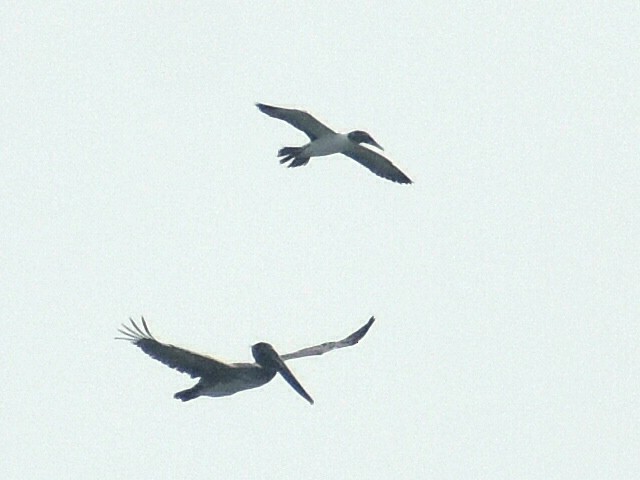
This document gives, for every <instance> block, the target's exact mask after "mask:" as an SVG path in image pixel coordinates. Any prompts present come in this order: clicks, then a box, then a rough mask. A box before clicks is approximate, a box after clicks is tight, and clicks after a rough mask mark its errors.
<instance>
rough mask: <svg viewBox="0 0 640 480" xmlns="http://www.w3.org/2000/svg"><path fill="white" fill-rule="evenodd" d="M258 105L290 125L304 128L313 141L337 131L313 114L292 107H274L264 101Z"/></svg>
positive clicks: (260, 108)
mask: <svg viewBox="0 0 640 480" xmlns="http://www.w3.org/2000/svg"><path fill="white" fill-rule="evenodd" d="M256 107H258V109H259V110H260V111H261V112H262V113H266V114H267V115H269V116H270V117H273V118H277V119H279V120H284V121H285V122H287V123H288V124H289V125H291V126H293V127H295V128H297V129H298V130H302V131H303V132H304V133H306V134H307V136H308V137H309V139H310V140H311V141H313V140H315V139H316V138H319V137H323V136H325V135H329V134H332V133H336V132H334V131H333V130H331V129H330V128H329V127H327V126H326V125H325V124H323V123H321V122H319V121H318V120H316V119H315V118H314V117H313V116H312V115H311V114H309V113H307V112H305V111H302V110H295V109H292V108H281V107H272V106H271V105H265V104H264V103H256Z"/></svg>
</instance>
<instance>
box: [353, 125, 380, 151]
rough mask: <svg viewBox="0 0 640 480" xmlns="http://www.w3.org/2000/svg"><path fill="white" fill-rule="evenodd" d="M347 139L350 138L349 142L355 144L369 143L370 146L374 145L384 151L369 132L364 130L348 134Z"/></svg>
mask: <svg viewBox="0 0 640 480" xmlns="http://www.w3.org/2000/svg"><path fill="white" fill-rule="evenodd" d="M347 137H349V140H351V141H352V142H354V143H368V144H369V145H373V146H374V147H377V148H379V149H380V150H384V148H382V147H381V146H380V144H379V143H378V142H376V141H375V140H374V139H373V137H372V136H371V135H369V134H368V133H367V132H363V131H362V130H354V131H353V132H349V133H348V134H347Z"/></svg>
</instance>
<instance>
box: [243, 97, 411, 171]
mask: <svg viewBox="0 0 640 480" xmlns="http://www.w3.org/2000/svg"><path fill="white" fill-rule="evenodd" d="M256 106H257V107H258V108H259V109H260V111H261V112H263V113H266V114H267V115H269V116H270V117H273V118H278V119H280V120H284V121H285V122H287V123H288V124H290V125H292V126H293V127H295V128H297V129H298V130H302V131H303V132H304V133H306V134H307V136H308V137H309V139H310V140H311V141H310V142H309V143H307V144H306V145H303V146H301V147H284V148H281V149H280V150H279V151H278V157H282V158H281V159H280V163H285V162H288V161H289V160H291V163H290V164H289V167H299V166H301V165H306V164H307V163H308V162H309V158H311V157H322V156H324V155H332V154H334V153H343V154H344V155H346V156H347V157H350V158H352V159H354V160H355V161H356V162H358V163H360V164H362V165H364V166H365V167H367V168H368V169H369V170H371V171H372V172H373V173H375V174H376V175H379V176H381V177H383V178H386V179H388V180H392V181H394V182H398V183H412V182H411V179H409V177H407V176H406V175H405V174H404V173H402V172H401V171H400V169H399V168H398V167H396V166H395V165H394V164H393V163H391V162H390V161H389V160H388V159H386V158H385V157H383V156H382V155H380V154H379V153H377V152H374V151H373V150H370V149H368V148H366V147H363V146H362V145H360V144H361V143H368V144H369V145H373V146H374V147H377V148H379V149H380V150H383V148H382V147H381V146H380V145H379V144H378V142H376V141H375V140H374V139H373V138H372V137H371V135H369V134H368V133H367V132H363V131H362V130H354V131H353V132H349V133H347V134H342V133H336V132H334V131H333V130H331V129H330V128H329V127H327V126H326V125H324V124H323V123H321V122H319V121H318V120H316V119H315V118H314V117H313V116H311V115H310V114H309V113H307V112H304V111H302V110H294V109H290V108H281V107H272V106H270V105H265V104H264V103H256Z"/></svg>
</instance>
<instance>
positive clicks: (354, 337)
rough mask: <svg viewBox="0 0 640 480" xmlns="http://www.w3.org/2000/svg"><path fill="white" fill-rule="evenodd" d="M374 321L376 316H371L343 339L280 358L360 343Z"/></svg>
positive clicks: (318, 352)
mask: <svg viewBox="0 0 640 480" xmlns="http://www.w3.org/2000/svg"><path fill="white" fill-rule="evenodd" d="M373 322H375V318H374V317H371V318H370V319H369V321H368V322H367V323H365V324H364V325H363V326H362V327H360V328H359V329H358V330H356V331H355V332H353V333H352V334H351V335H349V336H348V337H346V338H343V339H342V340H338V341H337V342H326V343H321V344H320V345H315V346H313V347H307V348H303V349H302V350H298V351H296V352H292V353H287V354H285V355H280V358H281V359H282V360H292V359H294V358H301V357H311V356H313V355H322V354H324V353H327V352H330V351H331V350H335V349H337V348H344V347H350V346H352V345H355V344H356V343H358V342H359V341H360V340H362V337H364V336H365V335H366V333H367V332H368V331H369V329H370V328H371V325H373Z"/></svg>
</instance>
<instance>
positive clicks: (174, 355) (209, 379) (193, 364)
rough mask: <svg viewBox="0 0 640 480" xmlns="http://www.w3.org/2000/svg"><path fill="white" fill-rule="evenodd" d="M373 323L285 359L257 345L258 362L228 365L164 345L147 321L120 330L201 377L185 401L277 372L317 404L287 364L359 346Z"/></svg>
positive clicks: (253, 384)
mask: <svg viewBox="0 0 640 480" xmlns="http://www.w3.org/2000/svg"><path fill="white" fill-rule="evenodd" d="M373 322H374V318H373V317H371V318H370V319H369V321H368V322H367V323H366V324H365V325H364V326H363V327H361V328H360V329H358V330H357V331H355V332H354V333H352V334H351V335H349V336H348V337H346V338H344V339H342V340H339V341H337V342H327V343H323V344H320V345H316V346H313V347H308V348H304V349H302V350H298V351H296V352H293V353H288V354H286V355H282V356H280V355H278V353H277V352H276V351H275V350H274V348H273V347H272V346H271V345H269V344H268V343H264V342H261V343H256V344H255V345H253V346H252V347H251V352H252V353H253V357H254V359H255V360H256V362H255V363H224V362H221V361H219V360H216V359H214V358H211V357H207V356H205V355H200V354H197V353H194V352H190V351H189V350H185V349H183V348H180V347H176V346H173V345H169V344H165V343H161V342H159V341H158V340H156V339H155V338H154V337H153V335H151V332H150V331H149V328H148V327H147V323H146V321H145V320H144V318H143V319H142V328H140V327H139V326H138V325H137V324H136V323H135V322H134V321H133V320H131V325H132V327H130V326H128V325H123V328H122V329H120V330H119V331H120V333H122V334H123V335H125V337H120V338H121V339H122V340H128V341H130V342H132V343H133V344H134V345H136V346H137V347H140V349H142V351H143V352H145V353H146V354H147V355H149V356H151V357H152V358H155V359H156V360H159V361H160V362H162V363H164V364H165V365H168V366H169V367H171V368H175V369H176V370H178V371H180V372H184V373H188V374H189V375H191V377H194V378H195V377H199V378H200V380H199V381H198V383H196V384H195V385H194V386H193V387H191V388H189V389H187V390H183V391H181V392H177V393H176V394H175V395H174V397H175V398H177V399H179V400H182V401H183V402H185V401H187V400H192V399H194V398H197V397H199V396H208V397H224V396H228V395H233V394H234V393H237V392H240V391H242V390H248V389H251V388H257V387H261V386H262V385H264V384H265V383H268V382H269V381H271V380H272V379H273V377H275V375H276V373H280V375H282V376H283V378H284V379H285V380H286V381H287V383H289V385H291V387H292V388H293V389H294V390H295V391H296V392H298V393H299V394H300V395H301V396H302V397H303V398H304V399H305V400H307V401H308V402H309V403H312V404H313V399H312V398H311V396H310V395H309V394H308V393H307V392H306V391H305V389H304V388H303V387H302V385H300V383H299V382H298V380H297V379H296V378H295V377H294V375H293V373H292V372H291V370H289V368H288V367H287V366H286V365H285V363H284V362H285V360H291V359H294V358H300V357H307V356H311V355H322V354H323V353H326V352H329V351H331V350H334V349H336V348H343V347H348V346H351V345H355V344H356V343H358V342H359V341H360V339H361V338H362V337H364V335H365V334H366V333H367V331H368V330H369V328H370V327H371V325H372V324H373Z"/></svg>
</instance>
